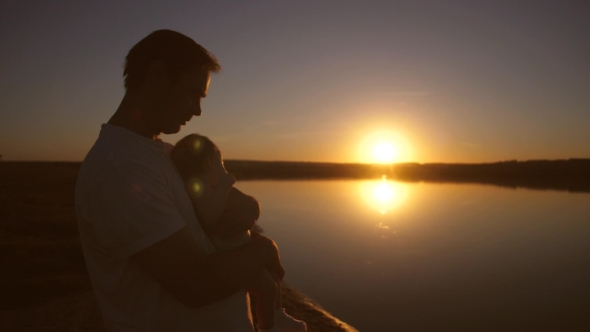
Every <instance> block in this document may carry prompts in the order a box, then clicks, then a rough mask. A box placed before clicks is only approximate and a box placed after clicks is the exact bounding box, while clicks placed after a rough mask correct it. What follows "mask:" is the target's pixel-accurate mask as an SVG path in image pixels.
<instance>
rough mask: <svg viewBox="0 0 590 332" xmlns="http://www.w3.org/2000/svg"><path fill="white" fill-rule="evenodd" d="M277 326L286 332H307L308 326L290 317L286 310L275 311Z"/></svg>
mask: <svg viewBox="0 0 590 332" xmlns="http://www.w3.org/2000/svg"><path fill="white" fill-rule="evenodd" d="M275 324H276V326H278V327H280V328H281V329H282V330H283V331H285V332H307V324H305V322H304V321H302V320H298V319H295V318H293V317H291V316H289V314H287V313H286V312H285V309H284V308H282V309H277V310H275Z"/></svg>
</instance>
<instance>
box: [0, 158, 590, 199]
mask: <svg viewBox="0 0 590 332" xmlns="http://www.w3.org/2000/svg"><path fill="white" fill-rule="evenodd" d="M33 165H37V166H36V167H40V166H41V167H43V166H42V165H44V166H45V167H48V168H52V167H51V165H56V166H57V165H62V167H63V166H68V167H66V168H68V169H70V168H79V167H80V165H81V163H80V162H21V161H4V162H0V172H1V171H2V170H3V169H4V168H5V167H7V168H9V169H14V168H23V169H27V168H29V167H31V166H33ZM225 166H226V168H227V170H228V172H230V173H232V174H234V176H235V177H236V179H238V180H320V179H377V178H381V177H382V176H383V175H385V176H387V178H388V179H391V180H396V181H404V182H439V183H480V184H487V185H495V186H501V187H507V188H528V189H539V190H562V191H568V192H584V193H588V192H590V159H561V160H529V161H515V160H512V161H502V162H496V163H482V164H442V163H429V164H418V163H403V164H391V165H383V164H339V163H314V162H282V161H250V160H226V161H225ZM46 180H47V179H46Z"/></svg>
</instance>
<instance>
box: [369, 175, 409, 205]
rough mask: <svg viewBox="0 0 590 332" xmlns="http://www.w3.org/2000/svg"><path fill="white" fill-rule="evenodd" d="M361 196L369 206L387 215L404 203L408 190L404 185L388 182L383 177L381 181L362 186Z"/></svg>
mask: <svg viewBox="0 0 590 332" xmlns="http://www.w3.org/2000/svg"><path fill="white" fill-rule="evenodd" d="M361 195H362V197H363V199H364V200H365V202H366V203H367V204H368V205H369V206H371V207H372V208H373V209H375V210H377V211H379V212H380V213H381V214H386V213H387V212H388V211H392V210H393V209H395V208H396V207H398V206H399V205H400V204H402V203H403V201H404V200H405V198H406V195H407V190H406V187H405V186H404V185H402V184H400V183H397V182H393V181H388V180H387V178H386V177H385V175H383V177H382V178H381V180H377V181H366V182H364V183H363V184H362V185H361Z"/></svg>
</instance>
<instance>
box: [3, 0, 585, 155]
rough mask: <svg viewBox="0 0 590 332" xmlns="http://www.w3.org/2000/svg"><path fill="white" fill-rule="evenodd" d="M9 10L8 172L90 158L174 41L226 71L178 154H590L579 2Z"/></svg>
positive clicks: (144, 4)
mask: <svg viewBox="0 0 590 332" xmlns="http://www.w3.org/2000/svg"><path fill="white" fill-rule="evenodd" d="M3 7H5V8H2V10H0V22H2V23H1V25H0V29H1V35H2V36H3V38H2V39H0V48H1V49H2V50H3V51H2V52H1V54H0V61H1V63H3V66H2V67H3V68H2V72H1V75H0V110H2V115H1V118H0V153H1V154H2V156H3V159H4V160H72V161H79V160H82V159H83V158H84V156H85V154H86V152H87V151H88V149H89V148H90V147H91V145H92V143H93V142H94V140H95V139H96V137H97V135H98V131H99V129H100V125H101V123H104V122H106V121H107V120H108V119H109V117H110V115H111V114H112V113H113V112H114V111H115V110H116V108H117V106H118V103H119V102H120V100H121V98H122V97H123V93H124V90H123V80H122V77H121V76H122V65H123V60H124V57H125V55H126V53H127V51H128V50H129V48H130V47H131V46H133V44H134V43H136V42H137V41H139V40H140V39H141V38H143V37H144V36H145V35H147V34H148V33H149V32H151V31H153V30H156V29H161V28H168V29H173V30H177V31H180V32H182V33H184V34H186V35H188V36H190V37H192V38H194V39H195V40H196V41H197V42H198V43H200V44H202V45H203V46H204V47H206V48H207V49H209V50H210V51H211V52H212V53H214V54H215V55H216V56H217V57H218V59H219V60H220V62H221V64H222V66H223V68H224V69H223V72H222V73H221V74H219V75H214V76H213V77H212V81H211V87H210V93H209V96H208V97H207V98H206V99H205V100H204V101H203V116H202V117H201V118H194V119H193V121H192V122H191V123H189V124H188V125H187V126H186V127H185V128H184V129H183V130H182V131H181V132H180V133H179V134H177V135H172V136H169V137H164V139H165V140H167V141H169V142H171V143H174V142H176V141H177V140H179V139H180V138H181V137H182V136H183V135H186V134H189V133H192V132H198V133H201V134H204V135H208V136H210V137H211V138H212V139H213V140H214V141H215V142H216V143H217V144H218V145H219V146H220V148H221V149H222V151H223V153H224V156H225V157H226V158H231V159H256V160H302V161H329V162H372V161H374V159H373V158H374V157H373V156H372V155H371V151H372V149H373V147H374V145H375V144H376V143H378V142H380V141H387V142H389V143H390V144H391V145H392V146H393V147H394V148H396V149H398V150H400V153H399V158H398V159H396V161H417V162H489V161H498V160H508V159H519V160H524V159H541V158H548V159H558V158H570V157H578V158H581V157H590V144H588V142H590V130H588V128H590V111H589V108H588V107H589V105H590V94H589V93H588V91H590V81H589V80H588V77H590V64H589V62H588V61H587V59H588V58H590V42H588V40H590V38H588V33H587V31H590V26H589V23H588V20H586V17H585V15H584V12H583V11H580V10H579V8H576V7H575V6H574V5H571V4H564V3H561V2H554V3H552V4H544V3H543V2H539V3H537V4H536V5H525V4H519V5H516V4H512V5H510V3H506V4H494V3H490V4H488V5H485V6H483V5H481V4H478V5H477V6H476V5H465V3H464V2H462V3H459V2H458V1H448V2H444V4H443V3H442V2H432V3H431V4H429V5H420V6H419V5H418V4H416V3H413V2H410V3H401V2H399V3H398V2H392V3H385V4H372V5H371V6H367V5H366V4H363V3H360V2H358V3H346V2H338V3H321V4H318V3H316V2H307V3H306V2H297V3H275V2H257V3H255V4H252V3H250V4H242V3H240V2H236V3H234V4H232V5H228V4H227V3H224V4H219V3H207V4H193V5H181V4H175V3H174V2H170V3H166V4H164V3H161V4H155V3H152V2H149V1H148V2H141V6H139V5H138V6H132V5H130V4H129V3H127V2H126V3H125V4H120V3H118V2H112V3H108V4H101V5H94V4H91V3H86V2H80V3H79V4H69V5H68V7H67V8H65V7H63V6H62V5H60V4H57V3H46V4H42V5H39V6H37V7H35V8H32V7H31V6H29V5H27V4H22V3H13V4H11V5H3ZM62 7H63V8H62ZM22 22H27V24H23V23H22ZM367 151H368V152H367Z"/></svg>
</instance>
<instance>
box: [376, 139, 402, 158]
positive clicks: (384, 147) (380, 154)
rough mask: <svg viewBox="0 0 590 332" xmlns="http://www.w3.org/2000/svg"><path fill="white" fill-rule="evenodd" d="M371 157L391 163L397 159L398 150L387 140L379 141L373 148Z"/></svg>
mask: <svg viewBox="0 0 590 332" xmlns="http://www.w3.org/2000/svg"><path fill="white" fill-rule="evenodd" d="M373 157H374V158H375V161H376V162H378V163H392V162H394V161H395V160H397V157H398V150H397V149H396V148H395V147H394V146H393V145H392V144H391V143H389V142H379V143H377V144H375V147H374V148H373Z"/></svg>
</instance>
